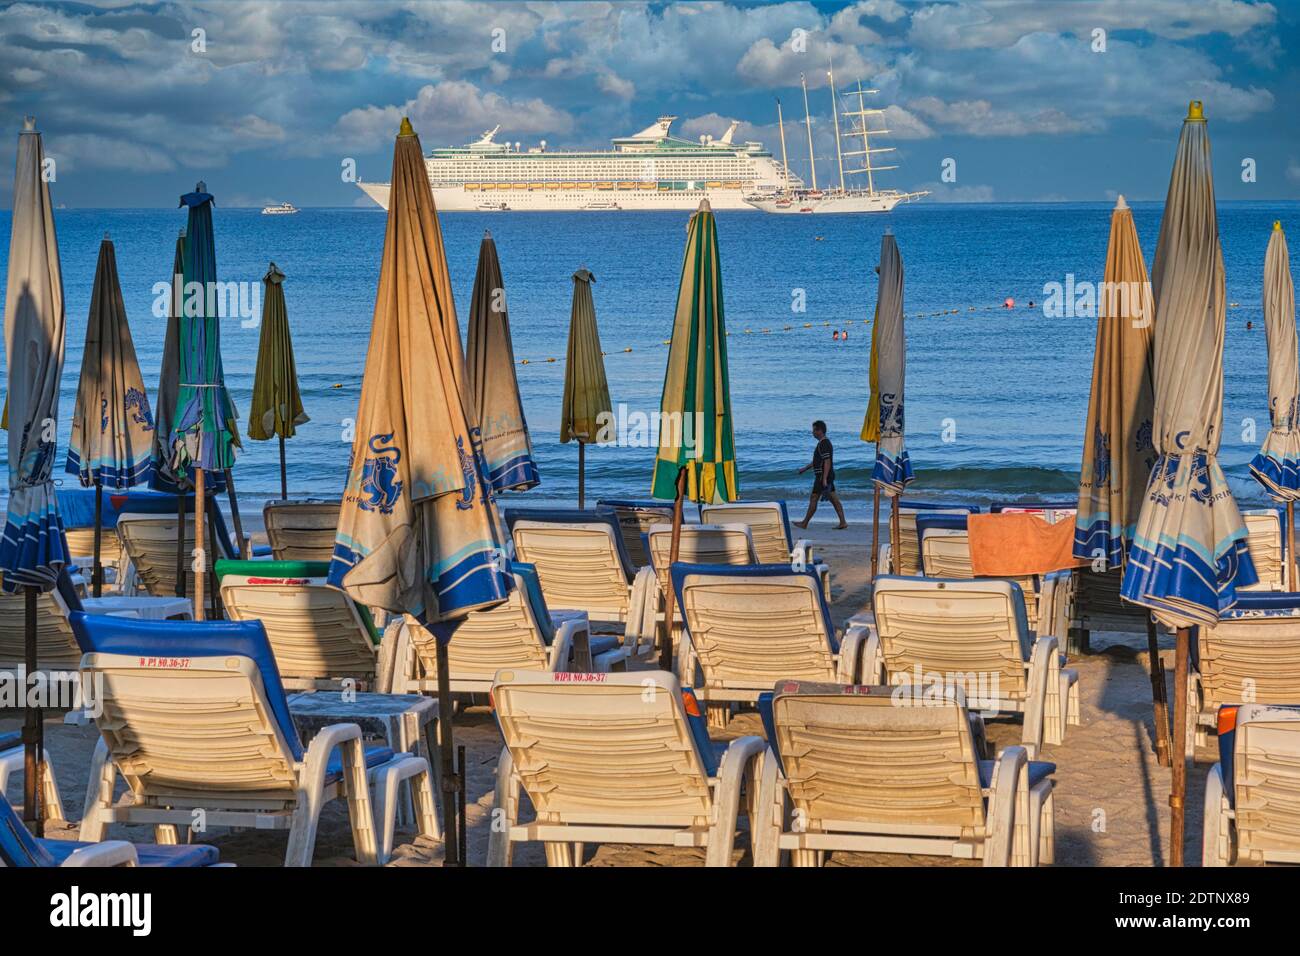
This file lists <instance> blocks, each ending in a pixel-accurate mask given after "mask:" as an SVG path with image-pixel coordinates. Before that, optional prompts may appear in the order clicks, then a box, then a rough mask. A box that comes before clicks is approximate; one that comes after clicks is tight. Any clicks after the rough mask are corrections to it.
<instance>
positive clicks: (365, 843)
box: [343, 737, 401, 866]
mask: <svg viewBox="0 0 1300 956" xmlns="http://www.w3.org/2000/svg"><path fill="white" fill-rule="evenodd" d="M365 750H366V748H365V744H364V743H362V741H361V738H360V737H357V738H355V739H353V740H348V741H345V742H344V743H343V787H344V790H345V796H346V798H347V801H348V822H349V823H351V824H352V845H353V846H354V847H355V848H356V853H357V862H358V863H360V864H361V865H362V866H377V865H378V863H379V841H378V840H377V839H376V838H375V810H374V805H373V804H372V803H371V800H370V787H369V782H368V780H367V779H366V752H365ZM400 790H401V788H400V787H395V788H394V789H393V798H394V799H393V809H394V812H396V809H397V799H396V798H397V794H398V793H399V792H400Z"/></svg>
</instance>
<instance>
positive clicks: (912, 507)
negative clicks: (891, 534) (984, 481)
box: [881, 499, 979, 576]
mask: <svg viewBox="0 0 1300 956" xmlns="http://www.w3.org/2000/svg"><path fill="white" fill-rule="evenodd" d="M978 511H979V509H978V508H976V507H973V506H970V507H968V506H965V505H954V504H941V503H939V502H925V501H914V500H909V499H904V500H902V501H900V502H899V503H898V539H899V540H898V545H897V547H898V573H899V574H906V575H909V576H911V575H916V574H920V573H921V544H920V540H919V539H918V538H917V533H916V518H917V515H921V514H943V515H968V514H974V513H976V512H978ZM881 519H882V521H883V522H884V524H885V527H888V526H889V518H888V512H887V511H884V512H882V514H881Z"/></svg>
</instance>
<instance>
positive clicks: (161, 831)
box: [153, 823, 181, 846]
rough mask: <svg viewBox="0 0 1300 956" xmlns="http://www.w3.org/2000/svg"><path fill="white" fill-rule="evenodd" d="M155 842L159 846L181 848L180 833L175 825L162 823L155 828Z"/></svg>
mask: <svg viewBox="0 0 1300 956" xmlns="http://www.w3.org/2000/svg"><path fill="white" fill-rule="evenodd" d="M153 840H154V842H155V843H157V844H158V845H159V846H179V845H180V842H181V836H180V831H178V830H177V829H176V824H174V823H160V824H158V825H157V826H155V827H154V828H153Z"/></svg>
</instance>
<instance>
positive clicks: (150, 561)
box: [117, 514, 224, 599]
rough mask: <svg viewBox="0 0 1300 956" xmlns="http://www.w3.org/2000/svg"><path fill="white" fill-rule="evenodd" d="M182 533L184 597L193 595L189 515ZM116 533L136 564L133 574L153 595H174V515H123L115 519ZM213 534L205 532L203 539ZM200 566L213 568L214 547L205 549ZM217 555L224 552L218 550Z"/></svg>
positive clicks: (192, 530) (192, 562) (190, 521)
mask: <svg viewBox="0 0 1300 956" xmlns="http://www.w3.org/2000/svg"><path fill="white" fill-rule="evenodd" d="M181 530H182V533H183V534H184V535H185V544H184V549H185V569H186V574H185V588H186V590H185V596H186V597H188V598H190V599H193V597H194V575H193V574H192V573H189V572H190V569H191V567H192V566H193V564H194V561H195V558H194V520H193V516H190V517H189V518H188V520H186V521H185V524H184V527H183V529H181ZM117 533H118V536H119V537H120V538H121V540H122V550H123V551H125V552H126V556H127V558H128V559H129V560H130V561H131V564H132V565H134V566H135V573H136V576H137V577H138V578H139V580H140V583H141V584H142V585H143V586H144V589H145V591H146V592H147V593H148V594H150V595H151V596H152V597H175V595H176V536H177V533H178V532H177V528H176V516H175V515H159V514H125V515H122V517H120V518H119V519H118V521H117ZM211 536H212V535H211V533H207V534H205V535H204V540H205V541H206V540H207V539H208V538H210V537H211ZM206 552H207V553H206V555H205V557H204V562H203V567H204V570H205V571H210V570H211V569H212V556H213V552H214V549H213V548H212V547H211V546H210V545H209V546H208V547H207V548H206ZM216 556H217V557H218V558H220V557H224V555H223V554H222V553H221V552H220V551H219V550H217V553H216Z"/></svg>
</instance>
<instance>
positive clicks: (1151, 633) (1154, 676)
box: [1147, 614, 1169, 767]
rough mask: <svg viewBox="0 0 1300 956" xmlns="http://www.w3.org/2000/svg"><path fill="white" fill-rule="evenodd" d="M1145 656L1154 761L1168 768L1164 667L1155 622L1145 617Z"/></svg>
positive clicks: (1167, 702)
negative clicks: (1148, 667) (1148, 660)
mask: <svg viewBox="0 0 1300 956" xmlns="http://www.w3.org/2000/svg"><path fill="white" fill-rule="evenodd" d="M1147 655H1148V656H1149V657H1150V658H1151V704H1152V709H1153V711H1154V713H1155V723H1156V733H1155V737H1156V760H1157V761H1159V763H1160V766H1162V767H1168V766H1169V700H1168V691H1167V690H1166V688H1165V667H1164V664H1162V663H1161V662H1160V641H1159V638H1158V637H1157V636H1156V622H1155V619H1154V618H1153V617H1151V615H1150V614H1148V615H1147Z"/></svg>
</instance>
